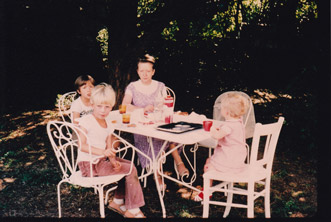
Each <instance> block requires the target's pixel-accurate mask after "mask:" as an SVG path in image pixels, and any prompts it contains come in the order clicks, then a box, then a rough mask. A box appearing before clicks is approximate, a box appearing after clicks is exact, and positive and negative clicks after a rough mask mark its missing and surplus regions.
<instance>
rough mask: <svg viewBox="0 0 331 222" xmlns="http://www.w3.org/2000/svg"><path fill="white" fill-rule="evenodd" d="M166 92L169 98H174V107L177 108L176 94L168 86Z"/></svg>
mask: <svg viewBox="0 0 331 222" xmlns="http://www.w3.org/2000/svg"><path fill="white" fill-rule="evenodd" d="M166 91H167V96H171V97H172V98H174V106H173V107H175V102H176V94H175V92H174V91H173V90H172V89H171V88H169V87H167V86H166Z"/></svg>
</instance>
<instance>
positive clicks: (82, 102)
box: [70, 75, 95, 124]
mask: <svg viewBox="0 0 331 222" xmlns="http://www.w3.org/2000/svg"><path fill="white" fill-rule="evenodd" d="M94 83H95V81H94V79H93V78H92V77H91V76H90V75H82V76H78V78H77V79H76V81H75V87H76V90H77V92H78V94H79V95H80V96H79V97H78V99H76V100H75V101H73V102H72V104H71V107H70V110H71V112H72V122H73V123H75V124H78V121H77V118H80V117H82V116H84V115H87V114H89V113H92V111H93V109H92V105H91V103H90V97H91V91H92V89H93V88H94Z"/></svg>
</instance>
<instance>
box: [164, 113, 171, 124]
mask: <svg viewBox="0 0 331 222" xmlns="http://www.w3.org/2000/svg"><path fill="white" fill-rule="evenodd" d="M164 122H165V123H172V115H168V116H166V117H165V119H164Z"/></svg>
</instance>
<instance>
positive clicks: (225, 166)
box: [195, 92, 249, 201]
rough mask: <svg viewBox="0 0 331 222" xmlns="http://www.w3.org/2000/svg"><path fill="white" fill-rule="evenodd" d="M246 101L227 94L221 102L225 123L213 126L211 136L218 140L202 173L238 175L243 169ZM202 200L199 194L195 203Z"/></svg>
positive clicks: (201, 194) (241, 97) (234, 93)
mask: <svg viewBox="0 0 331 222" xmlns="http://www.w3.org/2000/svg"><path fill="white" fill-rule="evenodd" d="M248 105H249V104H248V101H247V99H245V98H244V97H243V96H241V95H240V94H238V93H236V92H233V93H229V94H227V95H226V96H225V97H224V98H223V99H222V101H221V115H222V116H223V117H224V118H225V121H224V122H223V123H222V124H221V125H220V126H216V127H215V126H213V127H212V128H211V130H210V133H211V136H212V137H213V138H214V139H217V140H218V143H217V146H216V148H215V151H214V154H213V155H212V156H211V157H210V158H208V159H207V160H206V163H205V166H204V172H208V171H210V170H216V171H220V172H228V173H239V172H241V171H242V170H243V169H244V167H245V160H246V157H247V150H246V141H245V126H244V124H243V123H242V116H243V115H244V114H245V113H246V112H247V109H248ZM202 199H203V193H202V192H200V193H199V194H198V195H197V196H196V197H195V200H196V201H201V200H202Z"/></svg>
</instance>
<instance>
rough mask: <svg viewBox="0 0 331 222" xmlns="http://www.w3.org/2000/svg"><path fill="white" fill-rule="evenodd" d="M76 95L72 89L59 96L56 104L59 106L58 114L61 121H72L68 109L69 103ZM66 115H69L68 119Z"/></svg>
mask: <svg viewBox="0 0 331 222" xmlns="http://www.w3.org/2000/svg"><path fill="white" fill-rule="evenodd" d="M76 95H77V92H75V91H72V92H68V93H65V94H63V95H62V96H61V97H60V99H59V101H58V106H59V112H60V116H61V118H62V120H63V121H67V122H72V113H71V111H70V106H71V103H72V102H73V101H74V100H75V97H76ZM66 117H69V119H70V121H68V120H67V119H66Z"/></svg>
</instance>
